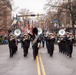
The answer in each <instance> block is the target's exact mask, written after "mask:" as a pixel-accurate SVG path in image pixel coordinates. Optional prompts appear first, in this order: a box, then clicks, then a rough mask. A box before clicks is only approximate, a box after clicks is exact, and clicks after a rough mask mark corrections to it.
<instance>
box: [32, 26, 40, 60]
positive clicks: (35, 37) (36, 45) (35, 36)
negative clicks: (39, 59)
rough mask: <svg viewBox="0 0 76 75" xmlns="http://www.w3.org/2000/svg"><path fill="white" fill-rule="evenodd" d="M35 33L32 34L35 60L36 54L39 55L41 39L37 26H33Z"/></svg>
mask: <svg viewBox="0 0 76 75" xmlns="http://www.w3.org/2000/svg"><path fill="white" fill-rule="evenodd" d="M32 32H33V35H32V43H33V44H32V48H33V57H34V60H35V59H36V56H37V55H38V50H39V47H40V44H39V43H40V40H39V36H38V29H37V28H36V27H34V28H33V31H32Z"/></svg>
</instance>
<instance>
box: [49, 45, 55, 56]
mask: <svg viewBox="0 0 76 75" xmlns="http://www.w3.org/2000/svg"><path fill="white" fill-rule="evenodd" d="M53 51H54V45H49V52H50V56H52V55H53Z"/></svg>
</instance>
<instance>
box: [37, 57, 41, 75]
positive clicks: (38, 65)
mask: <svg viewBox="0 0 76 75" xmlns="http://www.w3.org/2000/svg"><path fill="white" fill-rule="evenodd" d="M36 63H37V70H38V75H41V71H40V64H39V58H38V56H36Z"/></svg>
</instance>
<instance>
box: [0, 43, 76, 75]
mask: <svg viewBox="0 0 76 75" xmlns="http://www.w3.org/2000/svg"><path fill="white" fill-rule="evenodd" d="M75 50H76V48H74V51H73V57H72V58H69V57H67V56H66V55H63V54H61V53H59V52H58V46H57V45H55V51H54V56H53V57H50V56H49V54H48V53H47V51H46V48H44V49H43V48H42V49H40V55H41V58H42V61H43V65H44V69H45V72H46V75H76V51H75ZM0 75H38V72H37V64H36V61H35V60H33V55H32V49H31V48H30V49H29V53H28V56H27V57H26V58H24V57H23V50H22V49H21V47H20V44H19V45H18V52H17V54H15V55H14V57H13V58H10V57H9V50H8V46H7V45H0Z"/></svg>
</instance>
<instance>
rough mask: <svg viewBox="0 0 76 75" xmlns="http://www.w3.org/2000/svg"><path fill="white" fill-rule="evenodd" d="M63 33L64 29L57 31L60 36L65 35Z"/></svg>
mask: <svg viewBox="0 0 76 75" xmlns="http://www.w3.org/2000/svg"><path fill="white" fill-rule="evenodd" d="M65 33H66V32H65V30H64V29H60V30H59V32H58V34H59V35H61V36H62V35H65Z"/></svg>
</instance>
